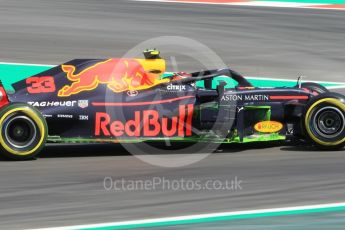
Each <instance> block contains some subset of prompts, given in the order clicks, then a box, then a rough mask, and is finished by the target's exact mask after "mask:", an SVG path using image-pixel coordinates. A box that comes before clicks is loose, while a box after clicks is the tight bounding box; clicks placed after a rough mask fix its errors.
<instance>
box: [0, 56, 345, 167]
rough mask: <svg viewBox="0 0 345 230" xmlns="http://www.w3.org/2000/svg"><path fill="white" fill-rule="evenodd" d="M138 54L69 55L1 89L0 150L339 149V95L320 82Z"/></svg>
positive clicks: (13, 153)
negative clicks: (259, 83)
mask: <svg viewBox="0 0 345 230" xmlns="http://www.w3.org/2000/svg"><path fill="white" fill-rule="evenodd" d="M144 55H145V58H143V59H128V58H111V59H107V60H99V59H97V60H96V59H87V60H85V59H76V60H72V61H69V62H67V63H64V64H62V65H59V66H56V67H53V68H51V69H49V70H47V71H45V72H42V73H39V74H37V75H35V76H31V77H28V78H26V79H24V80H22V81H19V82H17V83H15V84H13V88H14V91H13V92H6V90H5V89H4V87H2V86H1V87H0V142H1V144H0V154H1V155H3V156H5V157H7V158H9V159H14V160H26V159H30V158H34V157H35V156H36V155H37V154H38V153H39V152H40V150H41V149H42V148H43V147H44V146H45V144H46V143H51V142H53V143H71V142H72V143H75V142H78V143H79V142H86V143H105V142H111V143H113V142H114V143H122V142H123V143H135V142H157V141H158V142H159V141H165V140H169V141H171V142H173V141H176V142H208V143H211V142H212V143H247V142H260V141H283V140H286V141H291V140H293V141H299V142H302V143H305V144H308V145H310V146H315V147H317V148H319V149H324V150H337V149H341V148H343V147H344V145H345V97H344V96H343V95H340V94H337V93H333V92H329V91H328V90H327V89H326V88H325V87H323V86H321V85H319V84H316V83H310V82H307V83H302V82H301V81H298V82H296V86H295V87H281V88H257V87H254V86H252V84H251V83H250V82H249V81H248V80H247V79H246V78H245V77H243V76H241V75H240V74H238V73H237V72H235V71H233V70H231V69H216V70H205V71H199V72H194V73H170V74H166V73H165V61H164V60H163V59H161V58H160V56H159V52H158V51H156V50H149V51H146V52H144ZM219 77H221V78H220V79H223V80H219ZM224 79H225V81H224ZM228 80H229V81H228Z"/></svg>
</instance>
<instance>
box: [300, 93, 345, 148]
mask: <svg viewBox="0 0 345 230" xmlns="http://www.w3.org/2000/svg"><path fill="white" fill-rule="evenodd" d="M303 122H304V129H305V133H306V135H307V137H308V139H309V140H310V141H311V142H312V143H313V144H314V145H315V146H316V147H318V148H320V149H323V150H337V149H341V148H343V147H344V146H345V104H344V99H343V98H341V97H338V95H337V94H331V93H328V94H325V95H320V96H318V97H316V98H315V99H314V100H313V101H311V102H310V103H309V105H307V107H306V111H305V114H304V117H303Z"/></svg>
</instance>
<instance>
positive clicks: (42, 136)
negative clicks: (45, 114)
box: [0, 107, 46, 156]
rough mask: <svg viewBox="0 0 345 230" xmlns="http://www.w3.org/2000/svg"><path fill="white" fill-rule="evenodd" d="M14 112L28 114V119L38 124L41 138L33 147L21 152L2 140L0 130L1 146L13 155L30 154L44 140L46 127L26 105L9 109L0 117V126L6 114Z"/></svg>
mask: <svg viewBox="0 0 345 230" xmlns="http://www.w3.org/2000/svg"><path fill="white" fill-rule="evenodd" d="M15 112H22V113H24V114H26V115H28V116H29V117H30V119H33V120H34V121H35V123H36V125H37V126H38V128H39V130H40V134H41V139H40V140H39V142H38V143H37V145H36V146H35V148H33V149H31V150H29V151H25V152H21V151H16V150H14V149H12V148H11V147H10V146H8V145H7V144H6V142H5V141H4V138H3V136H2V132H1V131H0V141H1V143H2V147H3V148H4V149H5V150H6V151H7V152H9V153H11V154H14V155H19V156H26V155H30V154H31V153H34V152H35V151H36V150H37V149H39V148H40V147H41V145H42V144H43V142H44V139H45V138H44V137H45V133H46V128H45V125H44V123H43V121H42V120H41V118H40V117H39V116H38V115H37V114H36V113H35V112H34V111H33V110H32V109H30V108H28V107H23V108H14V109H11V110H9V111H7V112H6V113H5V114H4V115H3V116H2V118H1V119H0V127H1V129H2V124H3V122H4V120H5V119H6V118H7V116H8V115H10V114H11V113H15Z"/></svg>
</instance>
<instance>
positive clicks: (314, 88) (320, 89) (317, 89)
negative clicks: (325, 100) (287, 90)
mask: <svg viewBox="0 0 345 230" xmlns="http://www.w3.org/2000/svg"><path fill="white" fill-rule="evenodd" d="M301 87H302V88H304V89H308V90H309V91H311V92H312V93H313V94H315V95H320V94H323V93H328V92H329V91H328V89H327V88H326V87H324V86H322V85H320V84H318V83H315V82H304V83H302V84H301Z"/></svg>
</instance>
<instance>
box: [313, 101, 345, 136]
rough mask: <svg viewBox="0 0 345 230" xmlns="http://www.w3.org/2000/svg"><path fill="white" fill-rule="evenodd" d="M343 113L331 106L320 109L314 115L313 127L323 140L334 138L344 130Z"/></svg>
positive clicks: (344, 118)
mask: <svg viewBox="0 0 345 230" xmlns="http://www.w3.org/2000/svg"><path fill="white" fill-rule="evenodd" d="M344 120H345V117H344V114H343V112H342V111H341V110H340V109H338V108H336V107H333V106H327V107H324V108H321V109H320V110H318V111H317V112H316V113H315V116H314V119H313V127H314V129H315V131H316V133H317V134H318V135H320V136H321V137H324V138H335V137H337V136H339V134H341V133H342V132H343V131H344V129H345V123H344Z"/></svg>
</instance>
